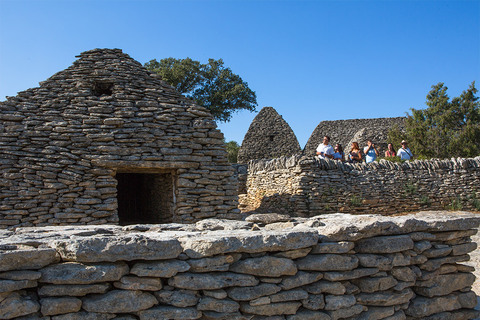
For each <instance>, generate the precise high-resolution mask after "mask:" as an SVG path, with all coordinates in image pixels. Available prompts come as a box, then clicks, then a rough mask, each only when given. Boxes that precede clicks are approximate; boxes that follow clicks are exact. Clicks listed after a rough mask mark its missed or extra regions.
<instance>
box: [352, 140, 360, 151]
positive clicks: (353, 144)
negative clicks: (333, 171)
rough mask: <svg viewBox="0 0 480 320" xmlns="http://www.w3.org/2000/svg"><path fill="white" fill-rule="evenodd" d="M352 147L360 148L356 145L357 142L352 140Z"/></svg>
mask: <svg viewBox="0 0 480 320" xmlns="http://www.w3.org/2000/svg"><path fill="white" fill-rule="evenodd" d="M353 149H357V150H360V147H359V146H358V142H356V141H355V142H352V150H353Z"/></svg>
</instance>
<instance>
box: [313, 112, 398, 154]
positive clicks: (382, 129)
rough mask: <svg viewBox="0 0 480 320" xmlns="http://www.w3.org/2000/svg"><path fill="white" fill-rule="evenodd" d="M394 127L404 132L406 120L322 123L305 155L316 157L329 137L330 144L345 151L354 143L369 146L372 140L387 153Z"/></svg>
mask: <svg viewBox="0 0 480 320" xmlns="http://www.w3.org/2000/svg"><path fill="white" fill-rule="evenodd" d="M393 127H397V128H399V129H400V130H403V129H404V127H405V118H404V117H397V118H374V119H352V120H335V121H322V122H320V123H319V124H318V126H317V127H316V128H315V130H314V131H313V133H312V135H311V136H310V138H309V139H308V141H307V144H306V145H305V148H304V149H303V151H304V154H305V155H308V156H311V155H315V150H316V149H317V147H318V145H319V144H320V143H321V142H322V139H323V137H324V136H326V135H327V136H330V144H332V145H334V144H336V143H340V144H341V145H342V146H343V148H344V150H345V151H347V150H350V146H351V143H352V142H353V141H356V142H358V143H359V145H360V147H362V148H363V147H364V146H366V145H367V140H369V139H371V140H372V141H373V142H374V143H375V144H376V145H377V146H379V147H380V148H381V149H382V151H383V152H385V150H387V149H386V147H387V144H388V143H389V141H388V131H389V130H390V129H392V128H393ZM398 147H399V146H396V147H395V148H398ZM345 153H347V152H345ZM382 154H383V153H382Z"/></svg>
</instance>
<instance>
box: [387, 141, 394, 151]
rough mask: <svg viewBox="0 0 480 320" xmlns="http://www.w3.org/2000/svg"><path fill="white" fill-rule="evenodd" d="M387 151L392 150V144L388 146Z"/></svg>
mask: <svg viewBox="0 0 480 320" xmlns="http://www.w3.org/2000/svg"><path fill="white" fill-rule="evenodd" d="M388 150H390V151H392V150H393V144H391V143H389V144H388Z"/></svg>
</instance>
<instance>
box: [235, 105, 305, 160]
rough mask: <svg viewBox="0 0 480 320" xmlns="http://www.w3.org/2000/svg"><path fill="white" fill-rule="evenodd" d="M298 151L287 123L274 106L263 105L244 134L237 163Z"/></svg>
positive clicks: (276, 156) (295, 138) (297, 145)
mask: <svg viewBox="0 0 480 320" xmlns="http://www.w3.org/2000/svg"><path fill="white" fill-rule="evenodd" d="M300 152H301V148H300V144H299V143H298V140H297V137H296V136H295V133H293V130H292V129H291V128H290V126H289V125H288V123H287V122H286V121H285V120H284V119H283V118H282V116H281V115H279V114H278V113H277V111H276V110H275V109H274V108H272V107H264V108H263V109H262V110H260V112H259V113H258V114H257V116H256V117H255V118H254V119H253V121H252V123H251V124H250V127H249V128H248V131H247V133H246V134H245V138H244V139H243V142H242V146H241V147H240V150H239V151H238V163H247V162H248V161H250V160H256V159H272V158H278V157H280V156H291V155H294V154H297V153H300Z"/></svg>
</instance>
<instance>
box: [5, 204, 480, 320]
mask: <svg viewBox="0 0 480 320" xmlns="http://www.w3.org/2000/svg"><path fill="white" fill-rule="evenodd" d="M479 224H480V218H479V217H478V216H475V215H474V214H469V213H466V212H422V213H418V214H416V215H405V216H398V217H382V216H376V215H357V216H354V215H345V214H329V215H323V216H317V217H314V218H310V219H305V218H291V217H289V216H282V215H278V214H266V215H252V216H249V217H248V218H247V221H227V220H214V219H209V220H204V221H200V222H197V223H196V224H190V225H181V224H167V225H136V226H128V227H119V226H111V225H104V226H75V227H67V226H62V227H43V228H19V229H17V230H16V231H6V230H3V231H0V318H1V319H51V320H61V319H113V318H115V319H142V320H146V319H229V320H233V319H287V320H295V319H301V320H309V319H321V320H323V319H370V320H372V319H389V320H393V319H427V320H428V319H431V320H432V319H474V318H475V317H477V316H479V312H478V311H475V310H474V309H473V308H474V306H475V305H476V296H475V293H474V292H472V291H471V286H472V283H473V282H474V278H475V277H474V276H473V275H472V272H473V270H474V269H473V268H472V267H468V266H466V265H464V264H462V263H461V262H464V261H467V260H468V259H469V256H468V253H469V252H471V251H472V250H474V249H475V248H476V244H475V243H472V242H471V238H470V237H471V236H472V235H473V234H475V233H476V230H475V228H478V226H479Z"/></svg>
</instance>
